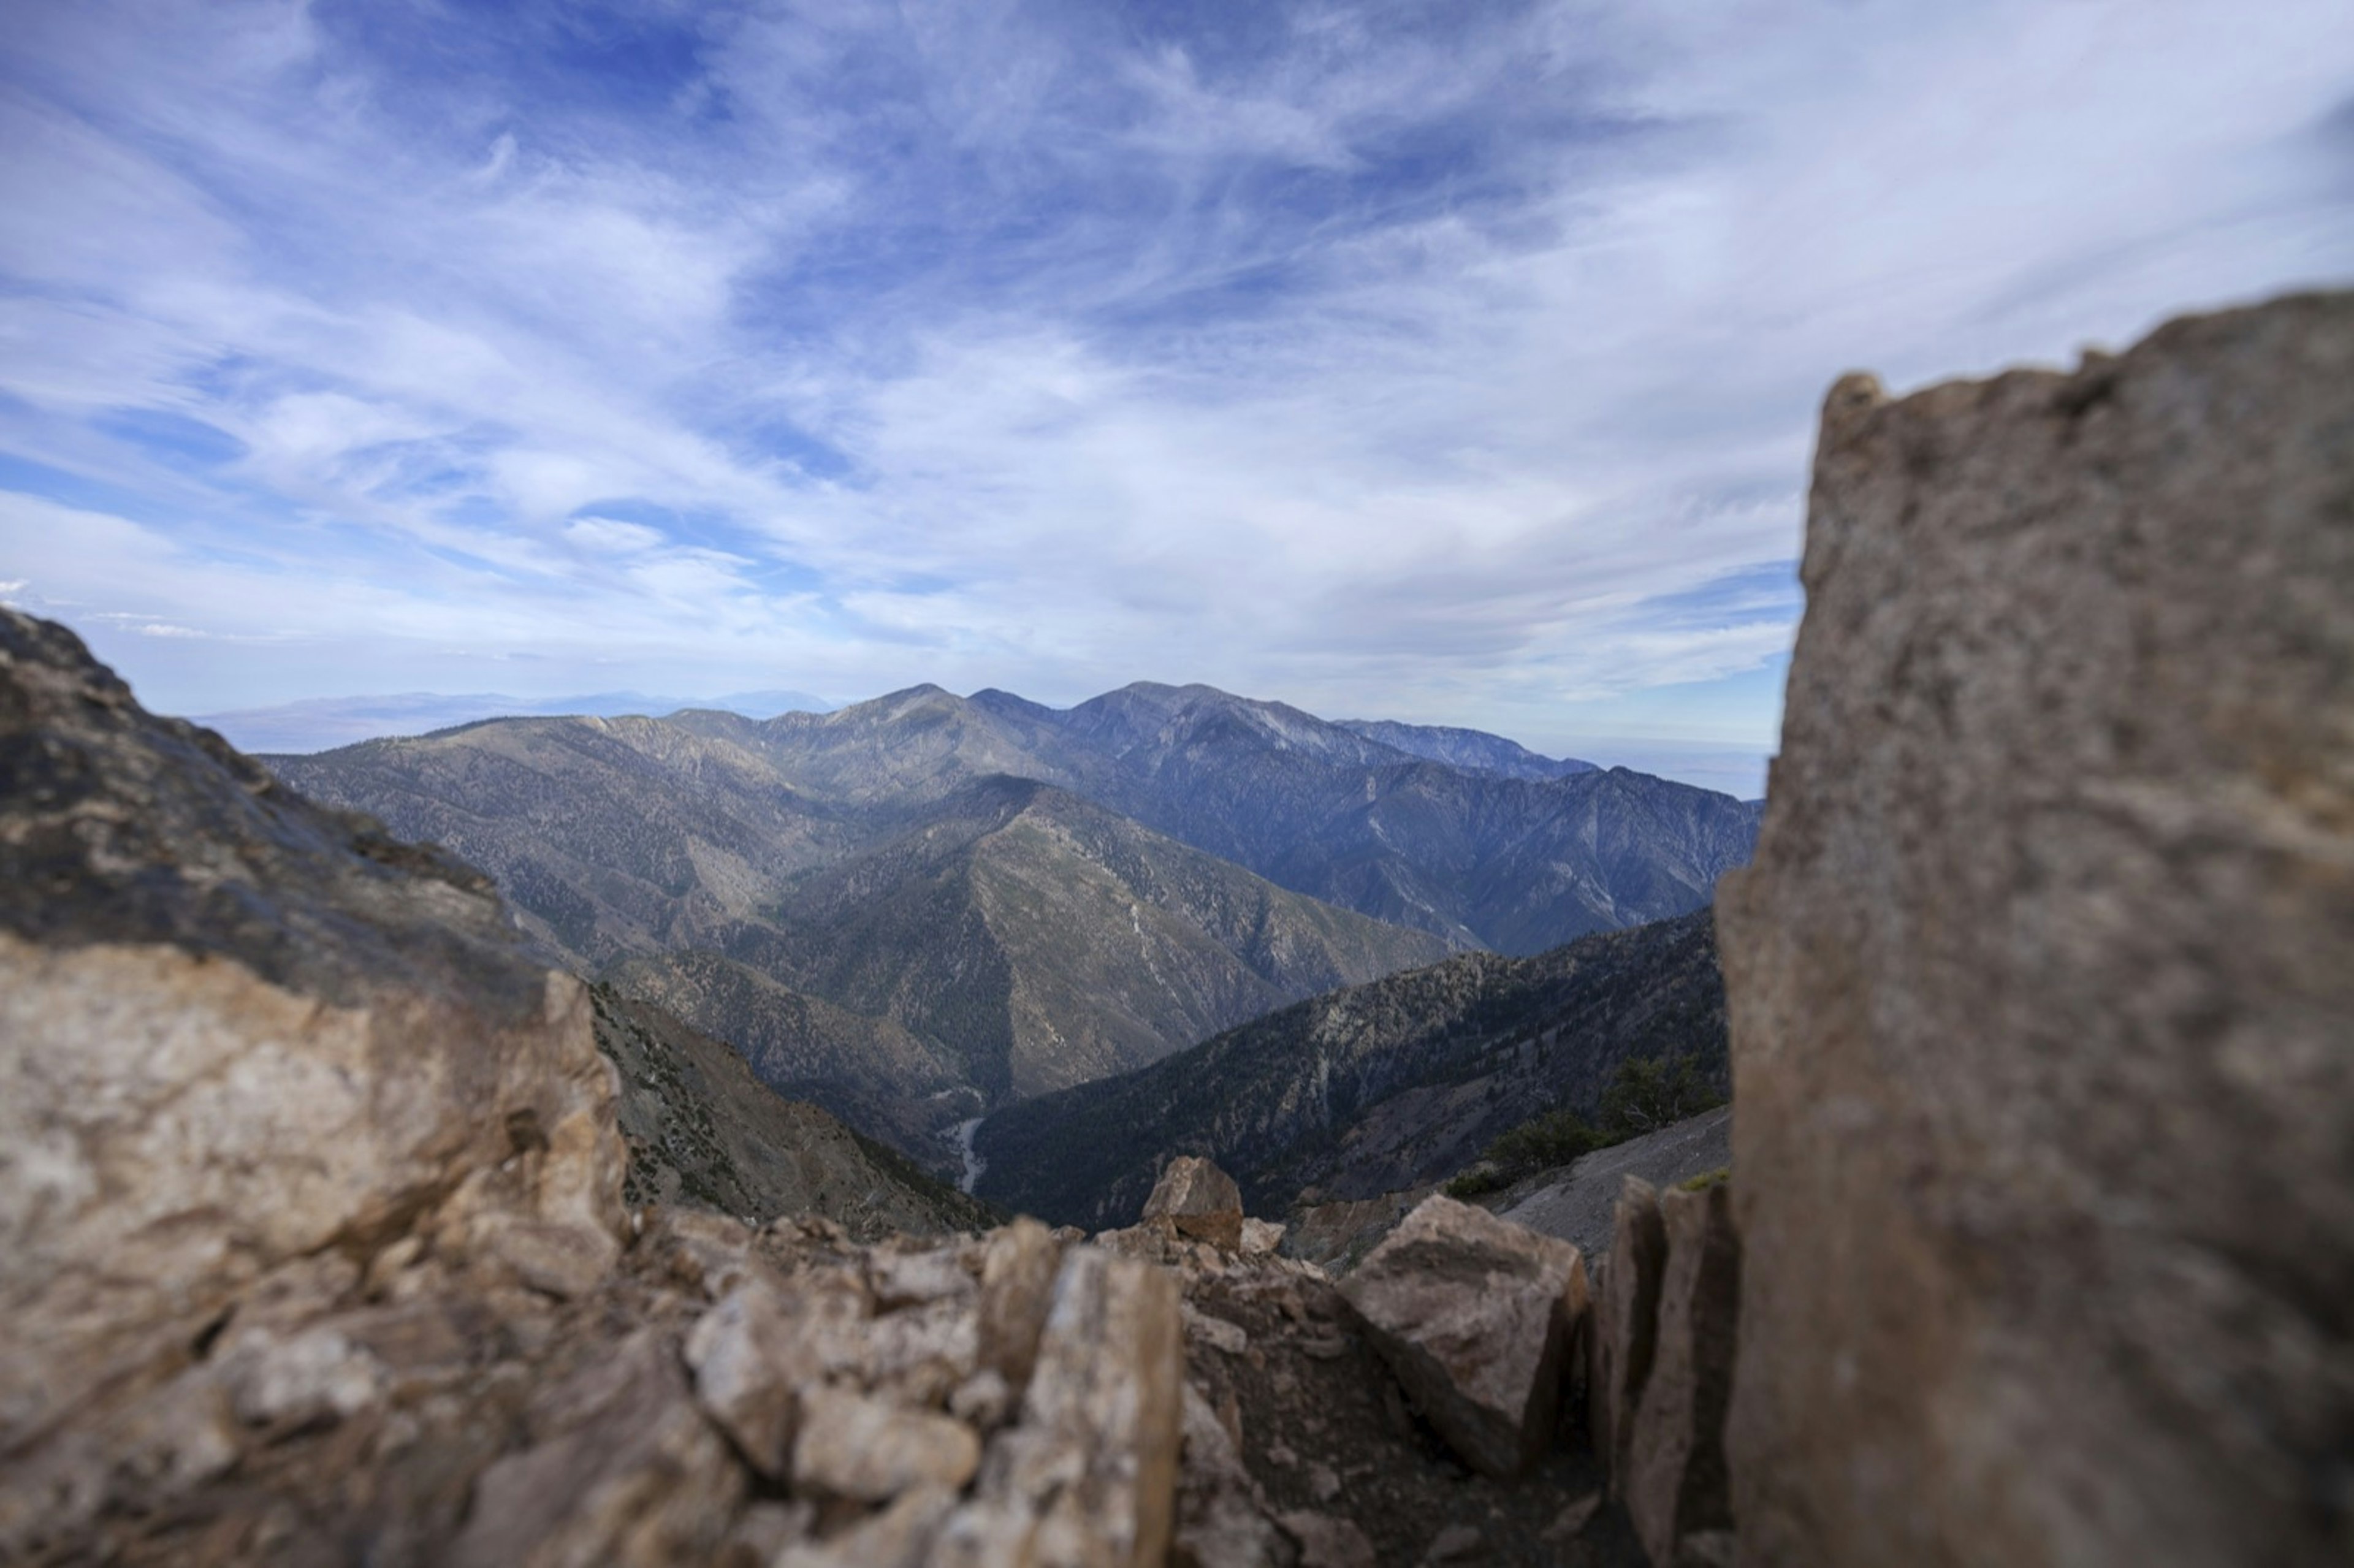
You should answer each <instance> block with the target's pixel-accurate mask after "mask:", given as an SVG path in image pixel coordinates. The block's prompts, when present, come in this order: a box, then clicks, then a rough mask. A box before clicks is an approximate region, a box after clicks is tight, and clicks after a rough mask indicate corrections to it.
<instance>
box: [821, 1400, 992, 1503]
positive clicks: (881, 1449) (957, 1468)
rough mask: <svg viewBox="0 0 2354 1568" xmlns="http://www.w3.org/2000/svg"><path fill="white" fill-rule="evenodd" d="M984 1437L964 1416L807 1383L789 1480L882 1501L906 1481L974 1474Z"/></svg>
mask: <svg viewBox="0 0 2354 1568" xmlns="http://www.w3.org/2000/svg"><path fill="white" fill-rule="evenodd" d="M980 1467H981V1439H980V1438H978V1437H976V1436H973V1434H972V1430H971V1428H970V1427H968V1426H966V1425H964V1424H963V1423H962V1422H960V1421H956V1420H954V1419H952V1418H950V1417H949V1416H946V1415H935V1414H931V1413H930V1412H928V1411H922V1410H907V1409H902V1408H900V1407H898V1406H896V1405H893V1404H885V1403H884V1402H883V1401H881V1400H878V1399H869V1398H867V1397H866V1396H864V1395H863V1394H857V1393H850V1392H848V1391H847V1390H843V1389H838V1388H828V1387H825V1386H823V1385H822V1384H820V1385H817V1386H814V1387H811V1388H807V1389H804V1390H803V1391H802V1392H801V1426H800V1430H799V1432H798V1433H797V1434H796V1436H795V1437H794V1439H793V1459H792V1470H793V1485H794V1486H795V1487H797V1488H800V1487H814V1488H816V1489H819V1490H820V1491H821V1492H824V1493H829V1494H831V1495H832V1496H834V1497H843V1498H855V1499H858V1500H859V1501H861V1502H885V1501H888V1500H889V1499H892V1498H896V1497H897V1496H898V1495H899V1494H900V1493H902V1492H904V1491H907V1489H909V1488H911V1487H917V1486H938V1487H946V1488H948V1489H949V1490H950V1491H954V1490H955V1489H958V1488H960V1487H962V1486H963V1485H964V1484H965V1483H966V1482H967V1481H969V1480H970V1479H972V1473H973V1471H974V1470H976V1469H978V1468H980Z"/></svg>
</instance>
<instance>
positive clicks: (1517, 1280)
mask: <svg viewBox="0 0 2354 1568" xmlns="http://www.w3.org/2000/svg"><path fill="white" fill-rule="evenodd" d="M1341 1294H1342V1295H1343V1296H1344V1297H1346V1298H1348V1301H1349V1304H1350V1305H1351V1306H1352V1307H1354V1308H1356V1309H1357V1311H1358V1313H1359V1314H1360V1315H1361V1316H1362V1317H1363V1319H1364V1320H1365V1327H1366V1330H1367V1332H1368V1334H1369V1336H1370V1337H1371V1339H1372V1340H1373V1346H1374V1348H1375V1349H1376V1350H1377V1351H1380V1352H1381V1355H1382V1359H1383V1360H1384V1361H1387V1362H1388V1363H1389V1365H1390V1367H1391V1369H1392V1370H1393V1371H1394V1372H1396V1374H1397V1379H1398V1382H1399V1383H1401V1384H1403V1385H1404V1386H1405V1391H1406V1393H1407V1395H1408V1397H1410V1398H1411V1399H1412V1400H1413V1401H1414V1403H1415V1405H1416V1408H1417V1409H1419V1410H1420V1411H1421V1412H1422V1413H1423V1414H1424V1415H1425V1416H1426V1418H1427V1419H1428V1420H1429V1422H1430V1424H1431V1425H1433V1426H1435V1427H1437V1429H1438V1432H1439V1434H1440V1436H1444V1437H1445V1438H1446V1439H1447V1442H1448V1444H1449V1445H1451V1446H1453V1447H1454V1449H1455V1451H1456V1452H1457V1453H1458V1454H1460V1455H1461V1456H1462V1457H1464V1459H1465V1460H1467V1461H1468V1462H1469V1463H1470V1464H1471V1465H1473V1466H1474V1467H1477V1468H1479V1469H1480V1470H1484V1471H1486V1472H1487V1473H1488V1474H1490V1475H1491V1476H1497V1477H1511V1476H1516V1475H1518V1474H1520V1473H1521V1472H1522V1471H1523V1470H1525V1469H1526V1468H1527V1467H1529V1466H1530V1465H1532V1464H1533V1463H1534V1462H1535V1461H1536V1459H1537V1457H1538V1456H1539V1455H1540V1454H1542V1453H1543V1451H1544V1447H1545V1445H1546V1443H1547V1442H1548V1441H1549V1439H1550V1437H1551V1436H1552V1432H1553V1417H1554V1415H1555V1414H1556V1413H1557V1412H1558V1410H1559V1408H1560V1402H1561V1392H1562V1381H1563V1378H1564V1374H1565V1372H1566V1364H1565V1363H1566V1361H1567V1359H1568V1355H1569V1351H1570V1347H1571V1343H1572V1340H1573V1338H1574V1336H1575V1333H1576V1330H1577V1326H1578V1320H1579V1319H1581V1318H1583V1317H1584V1316H1585V1309H1586V1289H1585V1261H1584V1260H1583V1259H1582V1258H1580V1257H1579V1256H1578V1254H1577V1249H1576V1248H1575V1247H1574V1246H1572V1245H1569V1244H1568V1243H1567V1242H1564V1241H1556V1240H1554V1239H1553V1238H1552V1237H1550V1236H1541V1235H1538V1234H1536V1233H1535V1232H1533V1231H1529V1230H1523V1229H1522V1228H1521V1227H1520V1226H1518V1225H1514V1224H1506V1223H1505V1222H1504V1221H1502V1220H1500V1219H1498V1218H1496V1217H1495V1216H1494V1215H1493V1214H1490V1213H1488V1212H1487V1211H1486V1210H1484V1209H1478V1208H1474V1207H1472V1206H1471V1205H1470V1204H1468V1203H1459V1202H1456V1201H1455V1200H1454V1199H1452V1198H1447V1197H1444V1196H1437V1197H1432V1198H1428V1199H1426V1200H1425V1201H1424V1202H1423V1203H1422V1204H1421V1206H1420V1207H1418V1208H1416V1210H1415V1211H1414V1213H1411V1214H1408V1215H1407V1216H1406V1218H1405V1223H1404V1224H1400V1225H1399V1226H1398V1228H1397V1229H1396V1230H1394V1231H1393V1232H1392V1233H1391V1234H1390V1235H1389V1237H1388V1239H1386V1240H1385V1241H1384V1242H1383V1243H1382V1245H1379V1246H1377V1247H1375V1248H1374V1249H1373V1252H1372V1253H1371V1254H1370V1255H1367V1256H1366V1258H1365V1260H1364V1262H1363V1263H1362V1264H1360V1265H1359V1266H1357V1269H1356V1272H1355V1273H1353V1274H1352V1275H1350V1276H1349V1277H1348V1278H1347V1279H1346V1280H1345V1281H1343V1282H1342V1284H1341Z"/></svg>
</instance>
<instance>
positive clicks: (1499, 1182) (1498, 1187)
mask: <svg viewBox="0 0 2354 1568" xmlns="http://www.w3.org/2000/svg"><path fill="white" fill-rule="evenodd" d="M1511 1184H1512V1179H1511V1177H1509V1176H1507V1175H1505V1174H1504V1173H1503V1172H1502V1171H1499V1170H1497V1169H1496V1168H1495V1167H1494V1166H1492V1165H1474V1166H1473V1167H1472V1168H1471V1169H1470V1170H1469V1171H1465V1172H1463V1174H1461V1175H1460V1176H1458V1177H1456V1178H1455V1179H1454V1180H1452V1181H1448V1182H1447V1186H1446V1188H1445V1189H1444V1190H1445V1192H1446V1193H1447V1196H1448V1197H1450V1198H1462V1199H1466V1200H1469V1199H1472V1198H1484V1197H1486V1196H1487V1195H1488V1194H1489V1193H1490V1192H1502V1191H1503V1190H1504V1189H1505V1188H1507V1187H1509V1186H1511Z"/></svg>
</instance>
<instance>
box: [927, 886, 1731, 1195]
mask: <svg viewBox="0 0 2354 1568" xmlns="http://www.w3.org/2000/svg"><path fill="white" fill-rule="evenodd" d="M1724 1053H1725V1024H1724V989H1723V980H1722V979H1721V978H1720V977H1719V975H1718V973H1717V968H1716V947H1715V939H1714V936H1713V932H1712V925H1711V921H1710V916H1709V915H1708V914H1707V913H1706V912H1705V911H1703V912H1702V913H1699V914H1696V915H1691V916H1684V917H1682V918H1681V919H1676V920H1667V921H1661V922H1659V923H1657V924H1654V925H1649V926H1645V927H1638V928H1637V929H1634V930H1630V931H1619V932H1612V933H1609V934H1607V935H1603V936H1596V937H1589V938H1585V939H1583V940H1581V941H1577V942H1574V943H1571V944H1569V945H1567V946H1565V947H1563V948H1556V949H1554V950H1553V951H1552V952H1548V953H1543V954H1540V955H1538V956H1537V957H1534V958H1530V959H1506V958H1499V957H1497V956H1495V955H1493V954H1487V953H1467V954H1462V955H1459V956H1458V957H1456V958H1452V959H1447V961H1446V962H1444V963H1440V964H1436V965H1433V966H1431V967H1430V968H1427V969H1415V970H1412V971H1409V972H1406V973H1403V974H1395V975H1391V976H1389V977H1388V978H1386V979H1384V980H1376V981H1374V982H1373V984H1371V985H1364V986H1356V987H1352V988H1351V989H1349V990H1346V991H1334V992H1332V993H1331V994H1329V995H1326V996H1320V997H1317V998H1315V999H1314V1000H1312V1001H1305V1002H1301V1003H1299V1004H1298V1005H1296V1006H1292V1007H1288V1008H1285V1009H1284V1010H1282V1011H1281V1012H1275V1013H1271V1014H1269V1015H1268V1016H1267V1017H1265V1018H1262V1019H1259V1020H1257V1021H1256V1022H1251V1023H1247V1024H1245V1025H1244V1026H1243V1027H1241V1028H1239V1029H1235V1030H1230V1031H1228V1032H1227V1033H1225V1034H1222V1035H1219V1036H1218V1037H1216V1038H1215V1039H1213V1040H1209V1041H1205V1042H1204V1044H1200V1045H1198V1046H1195V1047H1194V1048H1193V1049H1192V1050H1190V1051H1186V1052H1182V1053H1180V1054H1177V1055H1175V1056H1172V1057H1170V1058H1168V1059H1166V1060H1165V1061H1161V1062H1159V1063H1156V1064H1154V1065H1151V1066H1150V1067H1145V1068H1142V1069H1140V1070H1139V1071H1136V1072H1132V1073H1126V1074H1122V1075H1119V1076H1118V1077H1112V1078H1105V1079H1101V1080H1099V1081H1097V1082H1095V1083H1091V1084H1087V1085H1083V1086H1079V1087H1077V1088H1074V1089H1068V1090H1065V1091H1063V1092H1062V1093H1059V1094H1055V1095H1048V1096H1044V1097H1039V1098H1037V1099H1033V1100H1028V1101H1025V1102H1023V1103H1022V1104H1019V1105H1015V1106H1009V1107H1006V1108H1004V1109H1003V1110H1001V1111H998V1112H996V1113H995V1114H993V1115H992V1116H991V1117H990V1118H989V1119H988V1120H987V1121H985V1122H983V1123H982V1124H981V1128H980V1129H979V1131H978V1133H977V1135H976V1138H975V1140H974V1147H975V1149H976V1151H977V1152H978V1153H979V1154H980V1155H981V1158H982V1159H983V1160H986V1162H987V1170H986V1171H985V1173H984V1174H983V1175H982V1177H981V1181H980V1183H979V1185H978V1188H977V1189H976V1190H977V1191H978V1192H980V1194H981V1196H983V1197H986V1198H989V1199H991V1200H992V1201H994V1202H1000V1203H1002V1204H1005V1205H1006V1206H1008V1207H1011V1208H1015V1209H1020V1210H1025V1211H1028V1212H1031V1213H1037V1214H1040V1215H1043V1216H1044V1217H1046V1218H1048V1219H1052V1220H1055V1221H1056V1222H1058V1223H1060V1222H1067V1223H1072V1224H1119V1223H1125V1222H1127V1221H1129V1220H1132V1219H1133V1218H1134V1216H1135V1214H1136V1213H1137V1212H1138V1206H1139V1205H1140V1204H1141V1203H1142V1202H1143V1201H1144V1199H1145V1196H1146V1195H1147V1194H1148V1193H1149V1192H1150V1190H1151V1187H1152V1181H1153V1178H1154V1175H1155V1173H1156V1171H1158V1169H1159V1165H1160V1163H1161V1161H1162V1160H1166V1159H1167V1158H1168V1157H1169V1156H1171V1155H1175V1154H1203V1155H1207V1156H1208V1157H1210V1158H1211V1159H1213V1160H1216V1161H1217V1162H1218V1164H1220V1165H1221V1166H1223V1167H1224V1168H1225V1170H1227V1171H1230V1172H1231V1173H1232V1174H1233V1175H1234V1176H1235V1180H1236V1181H1238V1182H1240V1183H1241V1185H1242V1189H1243V1193H1244V1197H1245V1198H1246V1201H1247V1202H1248V1203H1249V1205H1250V1207H1251V1208H1252V1209H1253V1210H1254V1211H1255V1212H1261V1213H1272V1212H1279V1211H1281V1210H1282V1209H1284V1208H1286V1207H1288V1205H1289V1204H1290V1203H1291V1202H1294V1201H1295V1200H1298V1199H1301V1198H1304V1197H1312V1198H1319V1199H1328V1198H1329V1199H1360V1198H1372V1197H1375V1196H1378V1195H1380V1194H1381V1193H1384V1192H1394V1191H1396V1190H1398V1189H1400V1188H1405V1187H1411V1186H1415V1185H1417V1184H1419V1183H1422V1182H1426V1181H1435V1180H1437V1179H1438V1178H1440V1177H1443V1176H1446V1175H1448V1174H1450V1173H1451V1172H1453V1171H1457V1170H1458V1169H1459V1168H1461V1167H1462V1166H1463V1165H1464V1164H1466V1163H1468V1162H1469V1160H1471V1159H1472V1157H1473V1156H1474V1155H1476V1154H1477V1153H1478V1151H1479V1150H1480V1149H1481V1148H1483V1147H1484V1146H1485V1145H1486V1144H1487V1143H1488V1142H1489V1140H1490V1139H1493V1138H1494V1137H1495V1136H1496V1135H1497V1134H1498V1133H1500V1132H1502V1131H1504V1130H1505V1129H1507V1128H1511V1127H1513V1126H1516V1125H1517V1124H1519V1123H1520V1122H1522V1121H1524V1120H1526V1119H1527V1118H1530V1117H1531V1116H1533V1115H1536V1114H1538V1113H1540V1112H1542V1111H1544V1110H1547V1109H1549V1108H1552V1107H1555V1106H1561V1105H1566V1106H1568V1107H1573V1108H1576V1109H1580V1110H1585V1111H1590V1110H1591V1109H1592V1107H1593V1106H1594V1103H1595V1101H1596V1099H1597V1098H1598V1097H1599V1096H1600V1093H1601V1091H1602V1088H1603V1086H1605V1084H1606V1082H1607V1080H1608V1079H1609V1077H1610V1075H1611V1072H1612V1070H1613V1069H1614V1068H1616V1067H1617V1065H1618V1064H1619V1063H1621V1062H1624V1061H1627V1060H1628V1059H1630V1058H1633V1057H1638V1056H1659V1057H1686V1056H1688V1057H1691V1058H1693V1059H1694V1060H1695V1061H1696V1062H1698V1063H1699V1064H1700V1065H1701V1066H1702V1069H1703V1071H1704V1072H1705V1073H1706V1074H1707V1075H1709V1076H1710V1077H1711V1078H1712V1079H1714V1080H1716V1081H1717V1082H1718V1083H1719V1084H1720V1085H1721V1084H1722V1082H1723V1072H1724Z"/></svg>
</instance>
